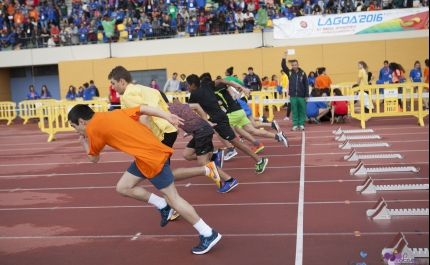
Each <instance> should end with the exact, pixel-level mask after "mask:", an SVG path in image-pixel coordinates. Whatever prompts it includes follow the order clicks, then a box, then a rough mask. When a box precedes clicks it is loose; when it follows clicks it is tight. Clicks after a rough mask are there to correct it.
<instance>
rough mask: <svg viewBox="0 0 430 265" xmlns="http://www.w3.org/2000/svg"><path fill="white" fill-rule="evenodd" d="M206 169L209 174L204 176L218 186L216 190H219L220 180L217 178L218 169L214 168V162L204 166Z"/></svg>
mask: <svg viewBox="0 0 430 265" xmlns="http://www.w3.org/2000/svg"><path fill="white" fill-rule="evenodd" d="M206 167H207V168H209V174H207V175H206V177H208V178H210V179H211V180H213V181H214V182H215V183H216V185H217V186H218V189H220V188H221V179H220V178H219V172H218V168H217V167H216V164H215V162H210V163H207V164H206Z"/></svg>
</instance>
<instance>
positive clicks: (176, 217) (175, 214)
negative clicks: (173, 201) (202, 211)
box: [170, 210, 181, 221]
mask: <svg viewBox="0 0 430 265" xmlns="http://www.w3.org/2000/svg"><path fill="white" fill-rule="evenodd" d="M179 216H181V215H180V214H179V213H178V212H177V211H175V210H173V213H172V217H170V221H175V220H176V219H178V218H179Z"/></svg>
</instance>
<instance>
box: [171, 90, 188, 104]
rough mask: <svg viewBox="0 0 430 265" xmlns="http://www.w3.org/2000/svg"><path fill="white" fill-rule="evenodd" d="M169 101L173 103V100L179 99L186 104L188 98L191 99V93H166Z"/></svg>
mask: <svg viewBox="0 0 430 265" xmlns="http://www.w3.org/2000/svg"><path fill="white" fill-rule="evenodd" d="M165 94H166V97H167V99H168V100H169V101H170V102H172V101H173V99H175V98H177V99H179V101H180V102H181V103H186V102H187V98H189V97H190V93H189V92H183V91H177V92H166V93H165Z"/></svg>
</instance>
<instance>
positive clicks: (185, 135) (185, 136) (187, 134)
mask: <svg viewBox="0 0 430 265" xmlns="http://www.w3.org/2000/svg"><path fill="white" fill-rule="evenodd" d="M190 135H191V134H190V133H184V136H183V138H187V137H188V136H190Z"/></svg>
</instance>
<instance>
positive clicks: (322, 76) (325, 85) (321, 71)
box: [315, 67, 332, 96]
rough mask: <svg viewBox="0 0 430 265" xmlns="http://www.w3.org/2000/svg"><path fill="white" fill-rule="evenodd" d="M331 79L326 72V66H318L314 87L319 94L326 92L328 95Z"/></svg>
mask: <svg viewBox="0 0 430 265" xmlns="http://www.w3.org/2000/svg"><path fill="white" fill-rule="evenodd" d="M331 84H332V82H331V79H330V77H329V76H328V75H327V73H326V68H325V67H321V68H318V77H317V78H316V80H315V87H317V88H318V89H319V90H320V94H321V95H322V94H323V93H326V94H327V96H330V87H331Z"/></svg>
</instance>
